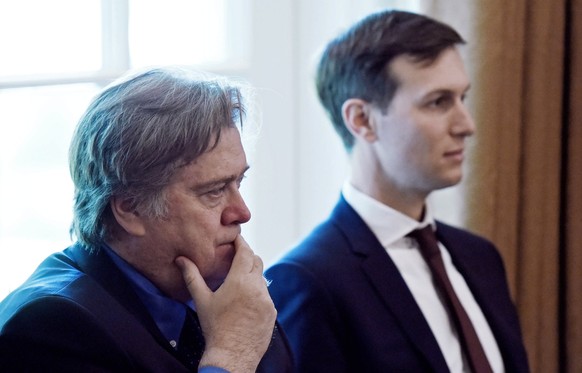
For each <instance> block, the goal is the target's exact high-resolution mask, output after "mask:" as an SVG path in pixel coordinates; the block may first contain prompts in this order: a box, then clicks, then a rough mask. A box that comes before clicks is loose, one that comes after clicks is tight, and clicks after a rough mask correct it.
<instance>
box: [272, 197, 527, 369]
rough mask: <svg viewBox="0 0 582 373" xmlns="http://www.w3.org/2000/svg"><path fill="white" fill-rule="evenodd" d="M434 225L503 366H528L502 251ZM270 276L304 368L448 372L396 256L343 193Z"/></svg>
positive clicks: (283, 320) (299, 364) (298, 362)
mask: <svg viewBox="0 0 582 373" xmlns="http://www.w3.org/2000/svg"><path fill="white" fill-rule="evenodd" d="M437 226H438V229H437V235H438V238H439V240H440V241H441V242H442V243H443V244H444V245H445V246H446V247H447V249H448V250H449V251H450V254H451V257H452V259H453V262H454V265H455V266H456V267H457V269H458V270H459V272H460V273H461V274H462V275H463V277H464V278H465V280H466V282H467V284H468V286H469V288H470V289H471V291H472V293H473V295H474V297H475V299H476V301H477V303H478V304H479V306H480V307H481V309H482V311H483V313H484V314H485V317H486V318H487V321H488V322H489V325H490V326H491V329H492V331H493V334H494V336H495V339H496V341H497V343H498V345H499V348H500V350H501V354H502V357H503V360H504V363H505V368H506V371H507V372H527V371H528V363H527V358H526V353H525V349H524V346H523V343H522V337H521V331H520V327H519V322H518V318H517V315H516V311H515V308H514V305H513V303H512V301H511V299H510V294H509V291H508V286H507V283H506V277H505V272H504V267H503V264H502V261H501V257H500V256H499V254H498V252H497V250H496V249H495V248H494V246H493V245H492V244H491V243H490V242H488V241H486V240H484V239H482V238H480V237H477V236H475V235H473V234H471V233H468V232H466V231H463V230H460V229H456V228H453V227H451V226H448V225H445V224H442V223H437ZM266 277H267V279H269V280H272V283H271V285H270V286H269V291H270V292H271V296H272V297H273V300H274V302H275V306H276V308H277V310H278V312H279V313H278V315H279V316H278V318H279V321H280V322H281V324H282V325H283V328H284V329H285V332H286V334H287V336H288V338H289V341H290V343H291V347H292V350H293V352H294V354H295V359H296V366H297V367H298V371H299V372H335V373H337V372H448V367H447V365H446V362H445V360H444V357H443V355H442V353H441V351H440V349H439V346H438V344H437V342H436V339H435V337H434V336H433V334H432V332H431V330H430V328H429V326H428V323H427V321H426V320H425V318H424V316H423V314H422V312H421V310H420V308H419V307H418V305H417V304H416V302H415V300H414V298H413V296H412V293H411V292H410V290H409V289H408V287H407V286H406V283H405V282H404V279H403V278H402V276H401V275H400V273H399V272H398V269H397V268H396V266H395V264H394V262H393V261H392V260H391V259H390V257H389V255H388V254H387V253H386V251H385V249H384V248H383V247H382V246H381V244H380V243H379V242H378V240H377V239H376V237H375V236H374V234H373V233H372V231H370V229H369V228H368V227H367V225H366V224H365V223H364V221H363V220H362V219H361V218H360V217H359V215H357V213H356V212H355V211H354V210H353V209H352V208H351V206H349V205H348V204H347V203H346V201H345V200H344V199H343V197H342V198H341V199H340V201H339V203H338V204H337V206H336V207H335V209H334V211H333V212H332V214H331V216H330V218H329V219H328V220H327V221H326V222H324V223H323V224H322V225H320V226H319V227H317V228H316V229H315V230H314V231H313V232H312V233H311V234H310V235H309V236H308V237H307V238H306V239H305V240H304V241H303V242H301V243H300V244H299V245H298V246H297V247H296V248H294V249H293V250H292V251H290V252H289V253H287V254H286V255H285V256H284V257H283V258H282V259H281V260H280V261H278V262H277V263H276V264H275V265H274V266H272V267H271V268H269V269H268V270H267V271H266Z"/></svg>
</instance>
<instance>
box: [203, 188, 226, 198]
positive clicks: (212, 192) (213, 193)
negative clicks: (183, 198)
mask: <svg viewBox="0 0 582 373" xmlns="http://www.w3.org/2000/svg"><path fill="white" fill-rule="evenodd" d="M225 189H226V186H222V187H220V188H215V189H212V190H209V191H208V192H206V195H208V196H209V197H220V196H221V195H222V193H224V190H225Z"/></svg>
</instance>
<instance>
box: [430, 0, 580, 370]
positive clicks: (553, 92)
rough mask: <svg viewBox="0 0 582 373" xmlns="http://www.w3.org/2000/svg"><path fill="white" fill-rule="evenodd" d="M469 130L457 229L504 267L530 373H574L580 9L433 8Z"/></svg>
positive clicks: (531, 0)
mask: <svg viewBox="0 0 582 373" xmlns="http://www.w3.org/2000/svg"><path fill="white" fill-rule="evenodd" d="M421 3H422V6H423V12H424V13H426V14H429V15H432V16H434V17H435V18H437V19H441V20H443V21H445V22H447V23H449V24H451V25H453V26H454V27H455V28H456V29H457V30H459V31H460V32H461V33H462V34H463V36H464V37H465V39H467V42H468V44H467V46H466V47H464V53H465V57H466V60H467V66H468V70H469V74H470V75H471V78H472V81H473V85H472V88H471V91H470V93H469V97H470V98H469V105H470V107H471V110H472V112H473V114H474V118H475V121H476V123H477V133H476V135H475V136H474V139H472V140H471V141H472V151H471V154H470V157H469V161H468V166H469V167H468V172H467V173H466V177H465V181H464V182H463V189H462V190H463V200H464V204H463V214H462V215H463V217H464V224H465V226H466V227H467V228H468V229H470V230H472V231H475V232H477V233H480V234H482V235H483V236H485V237H488V238H489V239H491V240H492V241H493V242H495V244H496V245H497V246H498V247H499V248H500V250H501V254H502V256H503V258H504V261H505V265H506V269H507V273H508V279H509V282H510V287H511V291H512V295H513V297H514V300H515V302H516V306H517V308H518V312H519V315H520V319H521V325H522V329H523V333H524V339H525V344H526V349H527V351H528V356H529V360H530V365H531V369H532V372H572V373H574V372H582V4H581V3H582V0H570V1H568V0H552V1H547V0H511V1H506V0H433V1H421Z"/></svg>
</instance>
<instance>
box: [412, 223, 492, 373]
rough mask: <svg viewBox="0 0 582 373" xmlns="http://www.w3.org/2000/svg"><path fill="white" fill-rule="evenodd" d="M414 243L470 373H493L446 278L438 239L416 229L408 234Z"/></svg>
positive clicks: (426, 230) (469, 321)
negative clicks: (442, 300) (452, 324)
mask: <svg viewBox="0 0 582 373" xmlns="http://www.w3.org/2000/svg"><path fill="white" fill-rule="evenodd" d="M408 236H410V237H412V238H414V239H416V241H417V242H418V246H419V249H420V252H421V253H422V256H423V257H424V260H425V261H426V262H427V264H428V266H429V267H430V270H431V272H432V275H433V278H434V281H435V283H436V285H437V288H438V289H439V290H440V291H441V293H442V295H443V296H444V298H445V300H446V303H447V307H448V308H449V314H450V316H451V317H452V319H453V320H454V322H455V326H456V327H457V330H458V332H459V335H460V338H461V345H462V347H463V351H464V353H465V356H466V358H467V360H468V361H469V364H470V366H471V372H473V373H481V372H483V373H485V372H487V373H489V372H492V370H491V366H490V365H489V361H488V360H487V356H486V355H485V352H484V351H483V346H481V342H480V341H479V337H477V333H476V332H475V329H474V328H473V324H472V323H471V320H470V319H469V316H467V312H466V311H465V309H464V308H463V306H462V305H461V302H460V301H459V298H457V295H456V294H455V291H454V289H453V286H452V285H451V281H450V280H449V277H448V276H447V272H446V270H445V264H444V262H443V258H442V256H441V252H440V249H439V247H438V243H437V239H436V236H435V234H434V232H433V231H432V227H431V226H430V225H428V226H426V227H424V228H422V229H417V230H415V231H413V232H411V233H409V234H408Z"/></svg>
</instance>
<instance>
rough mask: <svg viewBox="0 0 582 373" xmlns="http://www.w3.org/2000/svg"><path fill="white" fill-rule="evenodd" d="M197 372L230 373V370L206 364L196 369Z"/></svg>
mask: <svg viewBox="0 0 582 373" xmlns="http://www.w3.org/2000/svg"><path fill="white" fill-rule="evenodd" d="M198 373H230V372H229V371H228V370H226V369H222V368H219V367H213V366H210V365H207V366H204V367H202V368H200V369H198Z"/></svg>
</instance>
